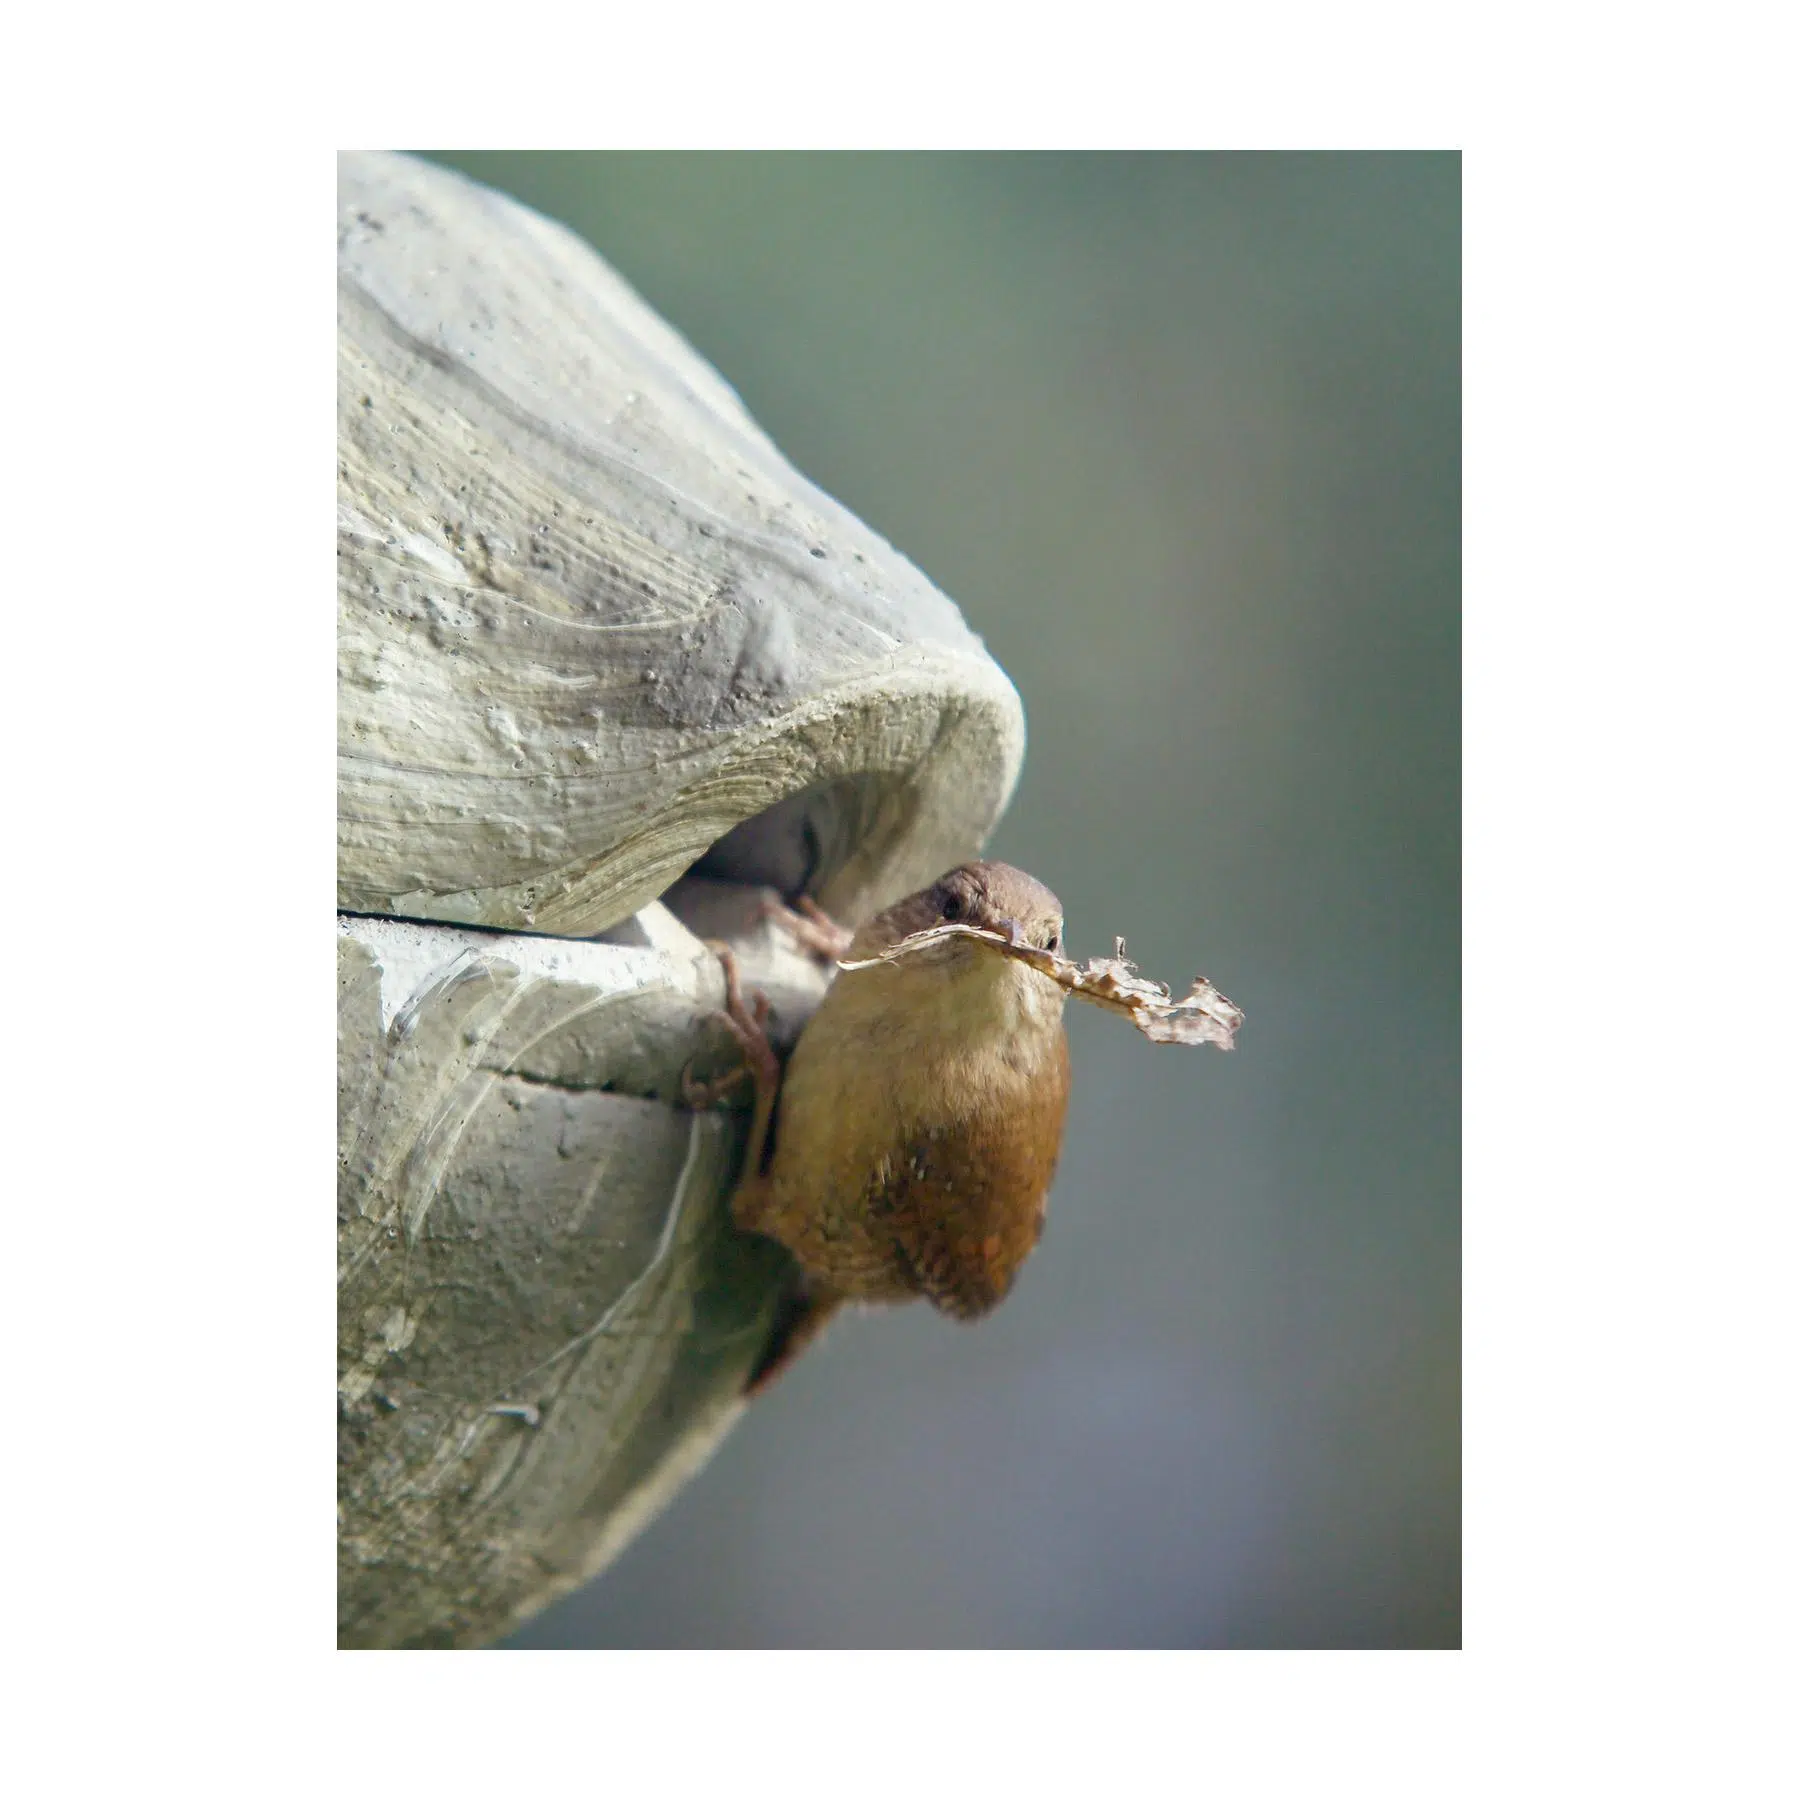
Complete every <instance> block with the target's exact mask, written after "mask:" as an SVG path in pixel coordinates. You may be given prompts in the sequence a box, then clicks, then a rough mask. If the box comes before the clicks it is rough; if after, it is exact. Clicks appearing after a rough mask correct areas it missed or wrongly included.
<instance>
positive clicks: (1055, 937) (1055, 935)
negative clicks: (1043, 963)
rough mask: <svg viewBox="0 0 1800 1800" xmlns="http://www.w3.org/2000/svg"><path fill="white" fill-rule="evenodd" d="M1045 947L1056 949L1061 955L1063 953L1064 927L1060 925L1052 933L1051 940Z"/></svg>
mask: <svg viewBox="0 0 1800 1800" xmlns="http://www.w3.org/2000/svg"><path fill="white" fill-rule="evenodd" d="M1044 948H1045V949H1046V950H1052V951H1054V952H1055V953H1056V954H1057V955H1059V956H1060V955H1061V954H1062V927H1061V926H1060V925H1058V926H1057V927H1056V928H1055V929H1054V930H1053V931H1052V932H1051V933H1050V941H1049V942H1048V943H1047V944H1046V945H1045V946H1044Z"/></svg>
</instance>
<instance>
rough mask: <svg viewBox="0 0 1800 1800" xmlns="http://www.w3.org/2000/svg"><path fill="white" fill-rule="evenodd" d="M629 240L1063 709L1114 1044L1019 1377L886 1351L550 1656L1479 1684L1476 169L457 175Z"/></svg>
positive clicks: (772, 160)
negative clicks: (1472, 1549) (1375, 1662)
mask: <svg viewBox="0 0 1800 1800" xmlns="http://www.w3.org/2000/svg"><path fill="white" fill-rule="evenodd" d="M436 160H439V161H442V162H445V163H447V164H449V165H450V166H452V167H455V168H459V169H461V170H463V171H464V172H465V173H467V174H470V175H473V176H474V177H476V178H477V179H478V180H481V181H485V182H488V183H491V184H492V185H494V186H496V187H499V188H502V189H504V190H505V191H506V192H508V193H510V194H513V195H514V196H516V197H517V198H518V199H520V200H523V201H525V202H526V203H527V204H529V205H531V206H534V207H536V208H538V209H539V210H540V211H543V212H545V213H547V214H549V215H551V216H552V217H554V218H557V219H560V220H562V221H563V222H564V223H566V224H568V225H570V226H572V227H573V228H574V229H575V230H577V231H578V232H580V233H582V234H583V235H584V236H585V237H587V238H588V239H590V240H591V241H592V242H593V243H594V244H595V245H596V246H597V247H598V248H599V250H600V251H601V252H602V253H603V254H604V255H605V256H606V257H607V258H608V259H609V260H610V261H611V262H612V263H613V264H614V265H615V266H616V267H617V268H618V269H619V271H620V272H621V273H622V274H623V275H624V276H625V277H626V278H627V279H628V280H629V281H631V282H632V283H633V284H634V285H635V286H636V287H637V288H638V290H639V291H640V292H641V293H642V294H643V295H644V296H645V298H646V299H647V300H649V301H650V303H651V304H652V305H653V306H655V307H656V308H657V309H658V310H660V311H661V312H662V313H663V315H664V316H665V317H666V318H667V319H669V321H670V322H671V323H672V324H674V325H675V326H676V327H677V328H678V329H679V330H681V331H682V332H683V333H684V334H685V335H686V336H687V337H688V338H689V339H690V340H691V341H692V343H693V344H694V345H695V346H696V347H697V348H698V349H699V350H700V352H701V353H702V354H703V355H704V356H706V357H707V358H708V359H709V360H710V361H711V362H713V363H714V364H715V365H716V366H717V368H718V369H719V370H720V372H721V373H722V374H723V375H724V376H725V378H726V379H727V380H728V381H730V382H731V383H732V385H733V386H735V387H736V389H737V390H738V392H739V393H740V394H741V395H742V396H743V398H744V401H745V403H746V404H747V405H748V407H749V408H750V411H751V412H752V413H753V414H754V415H755V417H756V418H757V419H758V421H759V422H760V423H761V424H762V425H763V427H764V428H765V429H766V430H767V431H768V432H769V434H770V435H771V436H772V437H773V438H774V440H775V442H776V443H777V444H779V445H780V446H781V448H782V449H783V450H784V451H785V452H786V454H787V455H788V457H789V458H790V459H791V460H792V461H793V462H794V463H795V464H796V465H797V466H798V467H799V468H800V469H801V470H802V471H803V472H804V473H805V474H807V475H808V476H810V477H811V478H812V479H813V480H814V481H816V482H817V483H819V485H820V486H822V487H824V488H825V489H826V490H827V491H828V492H830V493H832V494H834V495H835V496H836V497H837V498H838V499H840V500H842V501H843V502H844V503H845V504H846V505H848V506H849V507H850V508H851V509H852V510H853V511H855V512H857V513H859V514H860V515H861V516H862V517H863V518H864V519H865V520H867V521H868V523H869V524H871V525H872V526H874V527H875V528H876V529H877V530H878V531H880V532H882V533H883V534H884V535H885V536H887V537H888V538H889V539H890V540H891V541H892V542H893V543H894V544H895V545H896V546H897V547H898V548H899V549H901V550H902V551H903V552H904V553H905V554H906V555H907V556H909V557H910V558H911V559H912V560H913V561H914V562H916V563H917V564H918V565H919V566H920V567H921V568H922V569H924V570H925V572H926V573H927V574H928V575H930V576H931V577H932V578H933V579H934V580H935V581H936V582H937V583H938V585H939V586H941V587H942V588H944V589H945V590H946V591H947V592H948V593H949V594H950V595H951V596H952V597H953V598H954V599H955V600H956V601H957V602H958V603H959V604H960V606H961V607H962V609H963V612H964V614H965V616H966V617H967V618H968V620H969V622H970V624H971V625H972V626H973V627H974V628H975V629H976V630H977V631H978V632H980V633H981V634H982V636H983V637H984V638H985V639H986V641H987V643H988V646H989V648H990V649H991V650H992V652H993V653H994V655H995V656H996V657H997V658H998V660H999V661H1000V663H1001V664H1002V665H1003V666H1004V667H1005V668H1006V669H1007V671H1008V672H1009V673H1010V674H1011V676H1012V678H1013V680H1014V681H1015V683H1016V684H1017V685H1018V688H1019V691H1020V693H1021V694H1022V695H1023V696H1024V700H1025V706H1026V712H1027V716H1028V719H1029V722H1030V733H1031V740H1030V752H1029V756H1028V759H1027V762H1026V767H1025V774H1024V778H1023V781H1022V783H1021V785H1020V788H1019V791H1018V795H1017V798H1016V799H1015V801H1014V803H1013V806H1012V809H1011V811H1010V812H1009V813H1008V814H1007V816H1006V819H1005V820H1004V822H1003V823H1002V825H1001V827H1000V830H999V831H998V833H997V834H996V836H995V838H994V840H993V842H992V844H991V846H990V850H991V852H992V853H993V854H995V855H998V856H1001V857H1004V858H1006V859H1007V860H1008V861H1012V862H1016V863H1019V864H1021V865H1022V866H1023V867H1025V868H1027V869H1029V870H1031V871H1032V872H1033V873H1034V874H1036V875H1038V876H1039V877H1041V878H1042V879H1043V880H1045V881H1047V882H1048V883H1049V884H1050V886H1051V887H1053V888H1055V889H1056V891H1057V892H1058V894H1059V895H1060V896H1061V897H1062V900H1063V902H1064V905H1065V907H1066V910H1067V918H1068V935H1069V941H1070V944H1071V948H1072V950H1073V951H1074V953H1075V954H1077V955H1088V954H1094V953H1097V952H1101V951H1104V950H1106V949H1108V948H1109V947H1110V945H1111V940H1112V937H1113V935H1114V934H1115V933H1123V934H1124V935H1125V936H1126V937H1127V939H1128V940H1129V943H1130V948H1131V953H1132V955H1133V957H1134V958H1135V959H1136V960H1137V961H1138V962H1140V963H1141V964H1142V966H1143V967H1144V969H1145V971H1146V972H1147V973H1149V974H1152V975H1156V976H1159V977H1162V978H1164V979H1167V980H1170V981H1172V982H1174V983H1175V984H1176V985H1178V986H1179V985H1182V984H1183V983H1185V981H1186V979H1187V977H1188V976H1190V975H1192V974H1194V973H1196V972H1199V971H1203V972H1204V973H1205V974H1207V975H1209V976H1211V977H1212V978H1213V980H1215V981H1216V982H1217V983H1218V984H1219V986H1220V987H1221V988H1223V989H1224V991H1225V992H1226V993H1227V994H1229V995H1230V996H1231V997H1232V998H1233V999H1234V1000H1236V1001H1237V1002H1238V1003H1239V1004H1240V1005H1241V1006H1243V1008H1244V1009H1245V1011H1246V1012H1247V1013H1248V1015H1249V1023H1248V1024H1247V1025H1246V1027H1245V1028H1244V1031H1243V1033H1242V1034H1241V1036H1240V1039H1239V1048H1238V1050H1237V1052H1236V1053H1235V1054H1233V1055H1231V1056H1220V1055H1218V1054H1216V1053H1214V1052H1212V1051H1209V1050H1202V1051H1175V1050H1168V1049H1161V1048H1156V1047H1154V1046H1152V1045H1150V1044H1149V1043H1148V1042H1146V1041H1145V1040H1144V1039H1142V1038H1140V1037H1139V1036H1138V1035H1137V1034H1136V1033H1134V1032H1132V1031H1130V1030H1129V1029H1128V1028H1126V1027H1125V1026H1124V1025H1123V1024H1122V1023H1121V1022H1120V1021H1118V1020H1116V1019H1113V1018H1110V1017H1108V1016H1105V1015H1102V1014H1100V1013H1098V1012H1096V1011H1094V1010H1093V1009H1091V1008H1086V1007H1080V1006H1072V1007H1071V1008H1070V1009H1069V1010H1070V1015H1071V1017H1070V1020H1069V1029H1070V1034H1071V1039H1072V1048H1073V1055H1074V1064H1075V1091H1074V1098H1073V1103H1072V1107H1071V1112H1070V1118H1069V1126H1068V1136H1067V1141H1066V1145H1065V1149H1064V1153H1063V1160H1062V1165H1061V1169H1060V1172H1059V1175H1058V1178H1057V1182H1056V1186H1055V1189H1054V1190H1053V1193H1052V1198H1051V1208H1050V1225H1049V1229H1048V1231H1047V1233H1046V1235H1045V1238H1044V1242H1043V1245H1042V1247H1041V1248H1040V1250H1039V1251H1038V1253H1037V1255H1036V1256H1035V1257H1034V1258H1033V1260H1032V1262H1031V1263H1030V1264H1029V1265H1028V1267H1027V1269H1026V1271H1025V1274H1024V1276H1023V1277H1022V1278H1021V1280H1020V1283H1019V1286H1018V1288H1017V1289H1016V1290H1015V1292H1014V1294H1013V1296H1012V1297H1011V1299H1010V1300H1009V1301H1008V1303H1007V1304H1006V1305H1005V1306H1004V1307H1003V1308H1002V1309H1001V1310H1000V1311H999V1312H998V1313H997V1314H995V1315H994V1317H993V1318H992V1319H990V1320H989V1321H987V1322H986V1323H985V1324H983V1325H981V1326H980V1327H978V1328H974V1329H968V1328H962V1327H959V1326H956V1325H953V1324H951V1323H949V1322H948V1321H946V1320H944V1319H942V1318H939V1317H937V1316H936V1315H934V1314H932V1313H931V1312H930V1311H929V1310H928V1309H927V1308H925V1307H923V1306H920V1307H913V1308H907V1309H903V1310H901V1311H898V1312H894V1313H891V1314H886V1315H880V1316H869V1317H858V1318H851V1319H848V1320H846V1321H844V1322H843V1323H841V1324H839V1325H838V1326H837V1327H836V1328H835V1329H834V1330H833V1332H832V1333H831V1334H830V1336H829V1337H828V1338H827V1340H826V1342H825V1344H824V1346H823V1347H822V1348H821V1349H819V1350H816V1351H814V1352H813V1353H811V1354H810V1355H809V1356H808V1357H807V1358H806V1359H804V1360H803V1362H802V1363H801V1364H800V1365H799V1366H798V1367H797V1368H796V1369H795V1370H794V1371H793V1373H792V1374H790V1375H789V1376H788V1377H787V1378H786V1379H785V1380H784V1381H783V1382H782V1383H781V1384H780V1385H779V1386H778V1387H777V1388H776V1390H775V1391H774V1392H773V1393H772V1394H771V1396H770V1397H769V1398H768V1399H767V1400H766V1401H764V1402H762V1403H761V1404H759V1405H758V1406H757V1407H756V1408H755V1409H753V1411H752V1412H751V1414H750V1415H749V1417H748V1418H747V1419H746V1421H745V1423H744V1424H743V1425H742V1426H741V1427H740V1428H739V1429H738V1430H737V1431H736V1432H735V1433H734V1434H733V1435H732V1436H731V1437H730V1438H729V1439H728V1440H727V1442H726V1444H725V1446H724V1448H723V1449H722V1450H721V1451H720V1453H719V1455H718V1456H717V1458H716V1459H715V1460H714V1461H713V1462H712V1463H711V1464H710V1465H709V1466H708V1468H707V1469H706V1470H705V1471H704V1472H703V1473H702V1474H701V1475H700V1476H699V1477H698V1478H697V1479H696V1480H695V1481H694V1482H692V1483H691V1484H690V1485H689V1486H688V1487H687V1488H686V1489H685V1490H684V1491H683V1493H682V1494H681V1495H680V1496H679V1497H678V1498H677V1500H676V1501H675V1503H674V1505H673V1506H672V1507H671V1508H670V1510H669V1511H668V1512H667V1513H666V1514H665V1515H664V1516H663V1517H662V1518H661V1519H659V1520H658V1521H657V1522H656V1523H655V1524H654V1525H653V1526H651V1527H650V1529H649V1530H648V1531H647V1532H646V1533H645V1534H644V1535H643V1536H642V1537H641V1538H640V1539H639V1540H638V1542H637V1543H636V1544H635V1545H634V1546H633V1547H632V1548H631V1549H630V1550H629V1551H628V1552H627V1553H626V1554H625V1555H624V1557H623V1558H621V1559H620V1561H619V1562H618V1563H617V1564H615V1565H614V1567H613V1568H612V1569H611V1570H609V1571H608V1572H607V1573H606V1574H605V1575H604V1576H602V1577H601V1578H600V1579H599V1580H598V1581H597V1582H595V1583H593V1584H592V1585H590V1586H589V1587H588V1588H587V1589H586V1590H584V1591H583V1592H581V1593H579V1594H577V1595H574V1596H572V1597H571V1598H570V1599H568V1600H567V1601H565V1602H563V1603H562V1604H561V1605H559V1606H557V1607H555V1608H553V1609H551V1610H550V1611H548V1612H546V1613H545V1614H543V1615H542V1616H541V1617H540V1618H539V1619H537V1620H536V1621H534V1622H533V1623H532V1624H531V1625H530V1626H529V1627H527V1628H526V1629H525V1630H523V1631H521V1632H520V1633H519V1634H518V1635H517V1636H516V1637H515V1638H514V1639H513V1640H512V1641H513V1642H514V1643H515V1644H518V1645H520V1646H527V1645H530V1646H543V1647H548V1646H556V1645H576V1644H582V1645H618V1646H740V1645H742V1646H752V1645H768V1646H786V1645H809V1646H868V1647H882V1646H897V1647H898V1646H990V1647H1010V1646H1083V1647H1085V1646H1096V1647H1103V1646H1134V1645H1139V1646H1177V1645H1194V1646H1206V1645H1215V1646H1253V1645H1270V1646H1274V1645H1286V1646H1356V1645H1360V1646H1451V1645H1455V1644H1457V1643H1459V1642H1460V1639H1461V1581H1460V1563H1461V1547H1460V1515H1461V1502H1460V1419H1459V1403H1460V1380H1459V1351H1460V1319H1459V1262H1460V1208H1459V1191H1458V1190H1459V1160H1460V1159H1459V1110H1460V1102H1459V1060H1460V1023H1459V980H1460V947H1459V889H1460V872H1459V864H1460V850H1459V810H1458V795H1459V767H1458V758H1459V735H1460V723H1459V691H1458V682H1459V662H1460V650H1459V627H1460V622H1459V607H1460V596H1459V556H1460V550H1459V537H1460V499H1459V491H1460V467H1459V462H1460V436H1461V427H1460V362H1461V352H1460V341H1459V340H1460V237H1461V216H1460V206H1461V200H1460V190H1461V169H1460V160H1459V158H1458V157H1456V156H1455V155H1451V154H1391V155H1388V154H1383V155H1362V154H1359V155H1213V154H1179V155H1135V154H1133V155H1125V154H1099V155H1073V154H1071V155H1064V154H1032V155H935V154H933V155H912V154H906V155H843V154H830V155H814V154H805V155H777V154H736V153H733V154H691V155H689V154H681V155H669V154H641V155H640V154H613V153H607V154H573V153H571V154H563V153H555V154H526V153H519V154H513V153H491V154H489V153H484V154H449V155H442V156H439V157H438V158H437V159H436Z"/></svg>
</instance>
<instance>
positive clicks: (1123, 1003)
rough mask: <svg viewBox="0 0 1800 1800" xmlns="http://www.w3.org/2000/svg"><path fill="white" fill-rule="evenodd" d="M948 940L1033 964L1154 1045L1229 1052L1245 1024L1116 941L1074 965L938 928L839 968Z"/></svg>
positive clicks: (1206, 988)
mask: <svg viewBox="0 0 1800 1800" xmlns="http://www.w3.org/2000/svg"><path fill="white" fill-rule="evenodd" d="M948 937H966V938H973V939H974V940H975V941H976V942H977V943H981V944H987V945H989V946H991V947H992V949H993V951H994V953H995V954H996V955H998V956H1010V957H1012V958H1014V959H1015V960H1016V961H1018V962H1022V963H1029V964H1030V965H1031V967H1032V968H1034V969H1036V970H1037V971H1038V972H1039V973H1040V974H1043V975H1048V976H1049V977H1050V979H1051V980H1052V981H1054V982H1055V983H1056V984H1057V986H1059V987H1061V988H1064V989H1066V990H1067V991H1068V992H1069V993H1071V994H1073V995H1074V996H1075V998H1076V999H1078V1000H1091V1001H1092V1002H1093V1003H1094V1005H1096V1006H1104V1007H1106V1008H1107V1009H1108V1010H1109V1011H1111V1012H1117V1013H1123V1014H1124V1015H1125V1016H1126V1017H1127V1018H1128V1019H1130V1021H1131V1022H1132V1024H1134V1025H1135V1026H1136V1027H1137V1028H1138V1030H1139V1031H1141V1032H1142V1033H1143V1034H1144V1036H1145V1037H1147V1038H1149V1040H1150V1041H1151V1042H1152V1043H1153V1044H1212V1045H1214V1046H1216V1047H1217V1048H1218V1049H1220V1050H1229V1049H1231V1048H1232V1047H1233V1044H1234V1042H1235V1039H1236V1036H1237V1030H1238V1027H1239V1026H1240V1025H1242V1024H1243V1022H1244V1014H1243V1009H1242V1008H1241V1007H1238V1006H1235V1005H1233V1004H1232V1002H1231V1001H1229V1000H1227V999H1226V998H1225V996H1224V995H1223V994H1221V993H1220V992H1219V990H1218V989H1217V988H1216V987H1214V986H1213V984H1212V983H1211V982H1210V981H1208V980H1207V979H1206V977H1205V976H1204V975H1196V976H1195V977H1194V984H1193V986H1192V987H1190V988H1189V989H1188V991H1187V992H1186V993H1185V994H1183V995H1182V996H1181V997H1180V999H1176V998H1175V997H1174V996H1173V995H1172V994H1171V993H1170V991H1169V989H1168V988H1167V987H1165V986H1164V985H1163V983H1162V982H1160V981H1150V980H1148V979H1146V978H1145V977H1144V976H1142V975H1140V974H1138V972H1137V967H1136V965H1135V964H1133V963H1130V962H1127V961H1126V960H1125V940H1124V939H1123V938H1114V939H1113V953H1112V955H1111V956H1096V957H1091V958H1089V960H1088V961H1087V962H1084V963H1075V962H1071V961H1069V959H1068V958H1067V957H1065V956H1058V955H1057V954H1056V953H1055V952H1054V951H1051V950H1042V949H1040V948H1039V947H1038V946H1037V945H1036V944H1028V943H1026V942H1025V941H1024V940H1023V939H1022V938H1011V939H1009V938H1006V937H1002V936H1001V934H1000V933H999V932H997V931H984V930H982V929H981V928H980V927H978V926H974V925H934V926H932V927H931V929H930V930H928V931H915V932H914V933H913V934H912V935H911V936H910V937H904V938H902V939H901V940H900V941H899V943H897V944H892V945H890V946H889V947H888V948H887V949H886V950H883V951H882V952H881V953H880V954H879V955H876V956H868V957H862V958H859V959H858V960H856V961H854V962H840V963H839V964H838V967H839V968H840V969H842V970H844V971H845V972H846V973H854V972H855V971H856V970H858V969H872V968H874V967H875V965H876V964H877V963H884V962H898V961H899V960H900V959H901V958H902V957H906V956H912V955H914V954H916V953H917V952H918V951H920V950H923V949H925V948H926V947H927V946H929V945H931V944H934V943H937V942H938V941H939V940H940V939H942V938H948Z"/></svg>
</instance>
